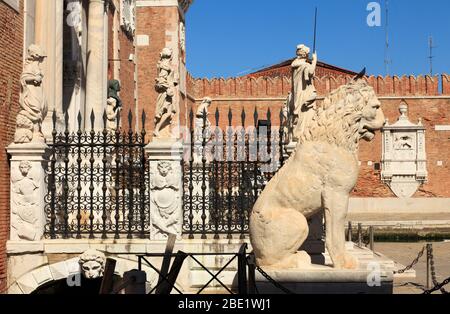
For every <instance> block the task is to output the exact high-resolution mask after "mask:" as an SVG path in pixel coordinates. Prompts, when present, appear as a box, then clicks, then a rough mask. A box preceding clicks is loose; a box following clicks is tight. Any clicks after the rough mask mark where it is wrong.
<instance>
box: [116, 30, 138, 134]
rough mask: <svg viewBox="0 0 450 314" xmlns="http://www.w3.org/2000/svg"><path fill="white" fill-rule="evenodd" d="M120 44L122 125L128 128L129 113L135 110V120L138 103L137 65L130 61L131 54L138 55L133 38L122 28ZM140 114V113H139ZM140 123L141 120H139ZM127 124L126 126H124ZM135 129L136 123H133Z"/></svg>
mask: <svg viewBox="0 0 450 314" xmlns="http://www.w3.org/2000/svg"><path fill="white" fill-rule="evenodd" d="M119 42H120V52H119V58H120V60H121V61H120V73H119V80H120V84H121V89H120V99H122V104H123V109H122V117H121V118H122V121H123V122H122V125H123V126H125V127H128V112H129V110H130V109H132V110H133V112H132V113H133V119H134V118H135V117H134V115H135V112H134V108H135V107H136V101H135V98H134V91H135V89H136V85H135V82H134V72H135V64H134V62H132V61H129V60H128V59H129V57H130V54H136V52H135V48H134V42H133V38H132V37H129V36H128V35H127V34H126V33H125V32H124V31H123V30H122V28H121V29H120V31H119ZM139 114H140V111H139ZM138 119H139V121H141V120H140V118H138ZM124 123H125V124H124ZM132 126H133V127H134V121H133V122H132Z"/></svg>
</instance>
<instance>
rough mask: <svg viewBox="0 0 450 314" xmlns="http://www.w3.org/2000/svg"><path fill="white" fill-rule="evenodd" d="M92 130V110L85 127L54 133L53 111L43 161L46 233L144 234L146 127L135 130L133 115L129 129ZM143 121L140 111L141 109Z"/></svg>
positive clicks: (71, 235)
mask: <svg viewBox="0 0 450 314" xmlns="http://www.w3.org/2000/svg"><path fill="white" fill-rule="evenodd" d="M102 118H103V130H102V131H95V128H94V125H95V119H96V117H95V115H94V112H92V113H91V115H90V130H89V131H87V130H84V129H83V128H82V117H81V114H80V113H79V114H78V118H77V121H78V130H77V131H76V132H70V131H69V130H68V127H67V126H68V120H69V117H68V114H66V115H65V125H66V129H65V130H64V131H62V132H58V130H57V129H56V115H55V114H54V115H53V141H52V143H50V144H49V158H48V164H47V183H48V193H47V196H46V206H45V212H46V216H47V224H46V228H45V234H46V236H47V237H49V238H52V239H55V238H64V239H67V238H77V239H80V238H82V237H86V236H88V237H89V238H99V237H101V238H102V239H106V238H108V237H114V238H116V239H118V238H120V237H122V236H126V237H127V238H129V239H131V238H133V237H140V238H143V237H146V236H147V234H148V233H149V216H150V215H149V191H148V180H149V171H147V170H148V166H147V160H146V155H145V151H144V147H145V135H146V133H145V129H142V131H140V132H135V131H134V130H133V128H132V125H131V124H132V120H133V117H132V114H131V111H130V113H129V115H128V129H127V130H124V128H121V127H120V119H117V124H116V127H115V130H114V129H107V116H106V113H105V114H104V115H103V117H102ZM141 118H142V125H145V113H143V114H142V117H141Z"/></svg>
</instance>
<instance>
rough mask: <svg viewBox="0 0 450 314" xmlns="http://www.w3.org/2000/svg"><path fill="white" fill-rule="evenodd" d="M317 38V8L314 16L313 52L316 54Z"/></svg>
mask: <svg viewBox="0 0 450 314" xmlns="http://www.w3.org/2000/svg"><path fill="white" fill-rule="evenodd" d="M316 38H317V7H316V13H315V15H314V46H313V52H314V53H315V52H316Z"/></svg>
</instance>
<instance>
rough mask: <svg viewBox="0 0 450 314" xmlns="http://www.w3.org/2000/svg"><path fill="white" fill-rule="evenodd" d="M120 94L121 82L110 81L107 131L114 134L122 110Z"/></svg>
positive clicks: (107, 103) (107, 104) (107, 102)
mask: <svg viewBox="0 0 450 314" xmlns="http://www.w3.org/2000/svg"><path fill="white" fill-rule="evenodd" d="M118 92H120V82H119V81H118V80H109V82H108V99H107V101H106V129H107V130H108V131H111V132H114V131H116V129H117V116H118V115H119V113H120V110H121V108H122V100H121V99H120V97H119V95H118Z"/></svg>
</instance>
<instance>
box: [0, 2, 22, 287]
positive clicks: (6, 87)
mask: <svg viewBox="0 0 450 314" xmlns="http://www.w3.org/2000/svg"><path fill="white" fill-rule="evenodd" d="M0 25H1V27H0V43H1V45H0V147H1V149H0V293H2V292H5V291H6V284H7V283H6V267H7V266H6V241H7V239H8V238H9V215H10V213H9V207H10V204H9V186H10V182H9V163H8V156H7V154H6V150H5V147H6V146H8V145H9V144H10V143H11V141H12V139H13V136H14V127H15V119H16V115H17V112H18V110H19V93H20V83H19V80H20V75H21V72H22V65H23V63H22V60H23V46H22V45H23V32H24V31H23V1H20V13H17V12H16V11H15V10H13V9H12V8H11V7H9V6H8V5H6V4H5V3H4V2H3V1H0Z"/></svg>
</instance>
